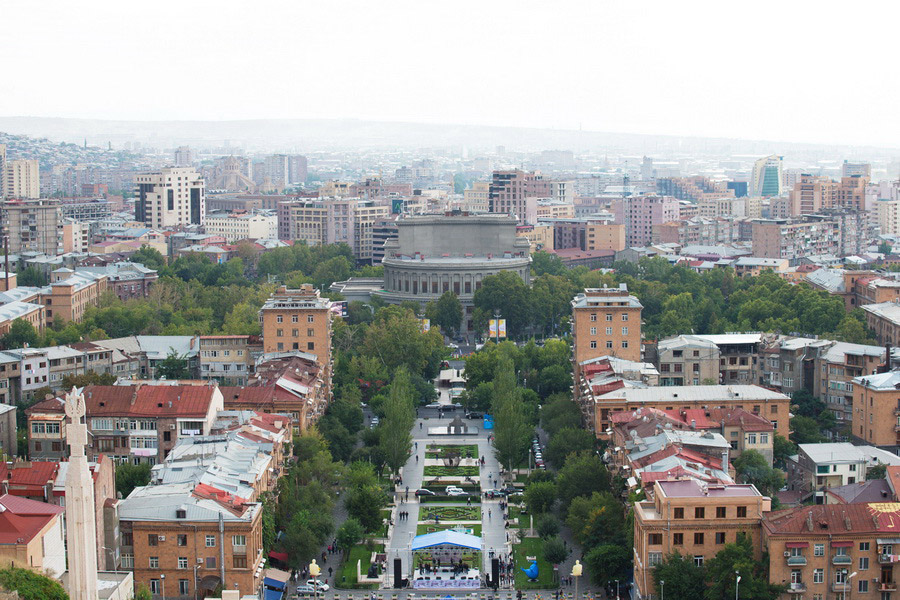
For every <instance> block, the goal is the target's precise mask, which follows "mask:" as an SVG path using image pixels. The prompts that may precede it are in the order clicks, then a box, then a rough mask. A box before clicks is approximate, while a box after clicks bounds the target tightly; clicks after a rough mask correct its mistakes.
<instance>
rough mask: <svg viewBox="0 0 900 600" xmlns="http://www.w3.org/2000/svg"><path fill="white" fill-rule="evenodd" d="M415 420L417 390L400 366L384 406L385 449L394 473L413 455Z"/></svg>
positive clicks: (383, 430)
mask: <svg viewBox="0 0 900 600" xmlns="http://www.w3.org/2000/svg"><path fill="white" fill-rule="evenodd" d="M413 423H415V409H414V408H413V389H412V385H411V384H410V380H409V372H408V371H407V370H406V368H405V367H400V368H399V369H397V372H396V373H394V380H393V381H392V382H391V387H390V393H389V394H388V398H387V402H386V404H385V407H384V423H383V424H382V425H381V449H382V450H383V451H384V456H385V459H386V462H387V465H388V467H390V469H391V472H392V473H393V474H394V475H396V474H397V473H398V472H399V471H400V467H402V466H403V465H404V464H406V461H407V460H408V459H409V457H410V456H411V454H412V435H411V433H410V432H411V430H412V426H413Z"/></svg>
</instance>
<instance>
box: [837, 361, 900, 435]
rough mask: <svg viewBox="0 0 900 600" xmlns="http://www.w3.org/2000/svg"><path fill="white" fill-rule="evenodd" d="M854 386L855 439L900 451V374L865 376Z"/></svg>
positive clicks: (852, 387) (853, 432) (890, 372)
mask: <svg viewBox="0 0 900 600" xmlns="http://www.w3.org/2000/svg"><path fill="white" fill-rule="evenodd" d="M850 385H851V390H852V391H851V393H852V402H853V406H852V411H853V412H852V414H853V426H852V434H853V436H854V437H855V438H857V439H860V440H862V441H864V442H866V443H868V444H872V445H873V446H878V447H882V448H891V449H898V448H900V371H888V372H887V373H877V374H872V375H868V374H867V375H862V376H860V377H856V378H854V379H853V380H852V382H851V384H850ZM847 408H848V409H850V408H851V407H847Z"/></svg>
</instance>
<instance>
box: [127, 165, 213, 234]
mask: <svg viewBox="0 0 900 600" xmlns="http://www.w3.org/2000/svg"><path fill="white" fill-rule="evenodd" d="M134 184H135V188H136V189H135V195H136V199H135V204H134V217H135V220H137V221H141V222H143V223H146V224H147V225H149V226H150V227H155V228H158V229H161V228H164V227H177V226H179V225H202V224H203V222H204V217H205V216H206V184H205V182H204V180H203V178H202V177H201V176H200V174H199V173H197V172H196V171H195V170H194V169H193V168H192V167H166V168H163V169H160V170H159V171H156V172H153V173H140V174H137V175H135V176H134Z"/></svg>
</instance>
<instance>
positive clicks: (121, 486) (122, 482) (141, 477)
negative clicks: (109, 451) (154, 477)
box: [116, 463, 150, 498]
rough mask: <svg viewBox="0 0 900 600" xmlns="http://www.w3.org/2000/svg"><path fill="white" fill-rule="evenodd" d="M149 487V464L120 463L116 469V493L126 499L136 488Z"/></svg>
mask: <svg viewBox="0 0 900 600" xmlns="http://www.w3.org/2000/svg"><path fill="white" fill-rule="evenodd" d="M144 485H150V464H149V463H141V464H139V465H133V464H131V463H122V464H121V465H118V466H117V467H116V492H118V493H119V494H120V495H121V496H122V497H123V498H127V497H128V495H129V494H131V492H132V490H134V488H136V487H140V486H144Z"/></svg>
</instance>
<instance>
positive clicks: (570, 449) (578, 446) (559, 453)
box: [546, 428, 596, 467]
mask: <svg viewBox="0 0 900 600" xmlns="http://www.w3.org/2000/svg"><path fill="white" fill-rule="evenodd" d="M595 441H596V438H595V437H594V434H593V433H591V432H590V431H588V430H587V429H581V428H577V429H576V428H566V429H560V430H559V431H558V432H556V434H554V435H553V436H551V437H550V443H549V444H547V452H546V457H547V458H548V459H549V460H550V462H551V463H553V464H554V465H556V466H557V467H562V466H563V465H564V464H565V462H566V457H567V456H569V455H570V454H572V453H580V452H588V451H590V450H592V449H593V448H594V442H595Z"/></svg>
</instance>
